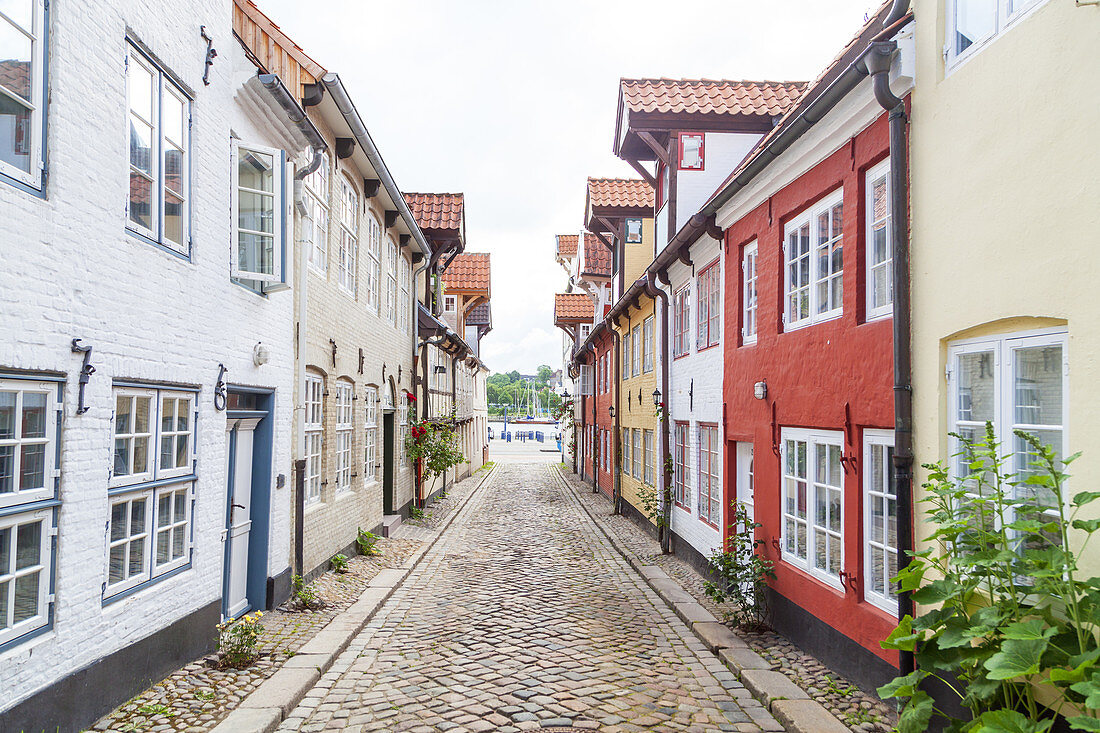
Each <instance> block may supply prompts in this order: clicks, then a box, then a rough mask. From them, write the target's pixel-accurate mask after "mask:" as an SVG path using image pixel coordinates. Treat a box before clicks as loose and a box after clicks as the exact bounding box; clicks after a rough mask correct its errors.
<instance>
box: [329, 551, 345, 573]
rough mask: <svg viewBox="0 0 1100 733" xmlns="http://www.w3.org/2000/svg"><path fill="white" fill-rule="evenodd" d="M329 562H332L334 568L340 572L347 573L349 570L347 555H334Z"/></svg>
mask: <svg viewBox="0 0 1100 733" xmlns="http://www.w3.org/2000/svg"><path fill="white" fill-rule="evenodd" d="M329 562H330V563H332V569H333V570H335V571H336V572H338V573H346V572H347V571H348V556H347V555H343V554H340V555H333V556H332V559H330V560H329Z"/></svg>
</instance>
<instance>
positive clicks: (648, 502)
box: [638, 483, 668, 531]
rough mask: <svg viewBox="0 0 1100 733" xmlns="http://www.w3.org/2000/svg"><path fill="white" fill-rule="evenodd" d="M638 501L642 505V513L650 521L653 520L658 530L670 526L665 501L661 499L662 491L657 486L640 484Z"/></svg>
mask: <svg viewBox="0 0 1100 733" xmlns="http://www.w3.org/2000/svg"><path fill="white" fill-rule="evenodd" d="M638 501H639V502H640V503H641V505H642V513H643V514H645V515H646V517H647V518H648V519H649V521H651V522H653V524H654V526H656V527H657V529H658V530H661V531H664V530H665V529H667V528H668V517H666V516H665V511H664V502H663V501H662V499H661V491H660V489H658V488H657V487H655V486H650V485H648V484H645V483H642V484H640V485H639V486H638Z"/></svg>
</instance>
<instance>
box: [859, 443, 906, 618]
mask: <svg viewBox="0 0 1100 733" xmlns="http://www.w3.org/2000/svg"><path fill="white" fill-rule="evenodd" d="M876 448H879V449H882V451H883V461H882V474H881V475H878V476H876V475H875V465H874V461H873V460H871V455H872V452H873V451H874V450H875V449H876ZM893 449H894V431H893V430H871V429H866V430H864V431H863V584H862V585H863V598H864V600H866V601H867V602H868V603H872V604H874V605H876V606H878V607H879V608H881V609H882V610H884V611H887V612H889V613H891V614H897V612H898V599H897V594H896V593H895V592H894V584H893V583H891V582H890V578H892V577H893V576H894V575H895V574H896V573H891V572H890V560H889V557H890V556H891V555H893V556H894V557H895V558H897V557H898V548H897V537H895V538H894V542H893V543H892V544H891V543H890V538H889V537H888V536H887V534H888V533H887V528H888V527H889V524H890V522H889V517H890V511H889V507H890V506H891V504H892V505H893V507H894V525H895V527H896V526H897V508H898V497H897V493H896V489H895V493H890V484H891V481H892V478H893V473H894V465H893V461H891V460H890V459H889V458H890V456H891V455H892V453H893ZM875 499H879V500H881V501H882V503H883V521H884V522H885V525H884V526H882V527H881V530H882V537H883V539H882V540H881V541H879V540H875V539H873V538H874V529H875V517H874V513H873V511H872V504H873V502H874V500H875ZM876 552H880V553H882V557H883V566H882V577H883V579H884V584H885V587H883V588H872V587H871V579H872V578H873V577H874V572H873V569H874V564H875V559H874V555H875V553H876ZM894 566H895V567H897V560H896V559H895V561H894Z"/></svg>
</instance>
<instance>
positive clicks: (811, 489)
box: [780, 428, 845, 591]
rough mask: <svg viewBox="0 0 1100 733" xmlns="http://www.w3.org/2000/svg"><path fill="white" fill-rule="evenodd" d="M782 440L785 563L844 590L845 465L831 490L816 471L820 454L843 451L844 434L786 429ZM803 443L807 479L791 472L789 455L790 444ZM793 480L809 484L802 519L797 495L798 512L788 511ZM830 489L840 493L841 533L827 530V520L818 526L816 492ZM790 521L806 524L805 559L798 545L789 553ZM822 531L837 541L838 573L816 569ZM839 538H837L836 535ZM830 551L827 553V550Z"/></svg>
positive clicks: (842, 465) (781, 544)
mask: <svg viewBox="0 0 1100 733" xmlns="http://www.w3.org/2000/svg"><path fill="white" fill-rule="evenodd" d="M781 440H782V455H781V461H782V464H781V470H782V480H781V487H780V500H781V504H780V512H781V515H782V516H781V521H782V528H781V535H782V536H781V539H780V547H781V549H782V557H783V561H784V562H785V563H787V564H788V565H791V566H792V567H796V568H799V569H800V570H802V571H804V572H806V573H808V574H810V575H811V576H813V577H815V578H817V579H818V580H820V581H822V582H824V583H826V584H828V585H830V586H832V587H833V588H836V589H837V590H840V591H843V590H844V584H843V582H842V581H841V579H840V571H842V570H844V567H845V565H844V560H845V553H844V521H845V516H844V464H843V463H841V464H840V485H839V486H838V487H832V486H829V485H827V484H825V482H824V481H822V480H821V477H819V476H817V475H816V468H817V458H816V456H817V451H818V450H822V449H824V450H828V448H829V447H834V448H837V449H838V450H839V451H840V452H841V455H843V451H844V433H842V432H836V431H825V430H805V429H802V428H783V429H782V434H781ZM792 442H797V443H804V444H805V445H806V475H805V476H804V477H802V476H798V475H796V474H791V473H789V472H788V453H789V450H790V445H789V444H790V443H792ZM791 481H805V483H806V511H805V515H804V516H801V517H799V516H798V514H797V494H795V497H794V498H795V510H796V513H794V514H792V513H790V512H788V511H787V509H788V506H789V498H790V493H789V491H790V488H791V486H790V482H791ZM823 486H829V487H830V488H838V489H839V490H840V523H839V526H840V531H839V533H837V532H836V531H834V530H830V529H829V528H828V519H826V525H824V526H823V527H822V526H821V525H817V524H816V520H817V517H816V507H817V492H818V490H819V489H821V487H823ZM788 521H793V522H796V523H798V524H804V525H805V527H806V556H805V557H801V556H800V555H798V554H797V549H798V548H797V544H796V545H795V551H794V552H790V551H788V540H790V539H791V535H790V534H789V532H788ZM819 527H821V528H823V529H824V530H825V531H826V533H827V534H828V535H829V537H830V538H834V539H835V540H836V542H837V543H838V544H839V547H840V558H839V560H838V564H837V572H836V574H833V573H830V572H828V570H827V569H823V568H818V567H816V564H815V561H816V549H817V545H816V543H817V540H816V532H815V529H817V528H819ZM837 534H839V536H837V537H834V535H837ZM826 552H827V550H826ZM827 561H828V555H826V562H827Z"/></svg>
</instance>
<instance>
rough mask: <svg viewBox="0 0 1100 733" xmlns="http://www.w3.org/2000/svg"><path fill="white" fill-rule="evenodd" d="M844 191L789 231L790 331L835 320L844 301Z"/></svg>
mask: <svg viewBox="0 0 1100 733" xmlns="http://www.w3.org/2000/svg"><path fill="white" fill-rule="evenodd" d="M843 225H844V191H843V190H839V191H836V192H834V193H832V194H830V195H829V196H827V197H825V198H824V199H822V200H821V201H820V202H818V203H817V204H814V206H812V207H811V208H810V209H808V210H807V211H805V212H803V213H802V214H801V215H800V216H798V217H797V218H796V219H794V220H792V221H791V222H790V223H789V224H788V225H787V227H786V243H785V244H784V255H785V260H786V268H785V271H784V277H785V282H786V289H785V292H786V299H785V305H784V313H783V318H784V321H785V323H786V324H787V328H788V329H791V328H797V327H800V326H805V325H808V324H810V323H817V322H819V321H824V320H828V319H830V318H835V317H837V316H839V315H840V314H841V307H842V305H843V300H844V236H843Z"/></svg>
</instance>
